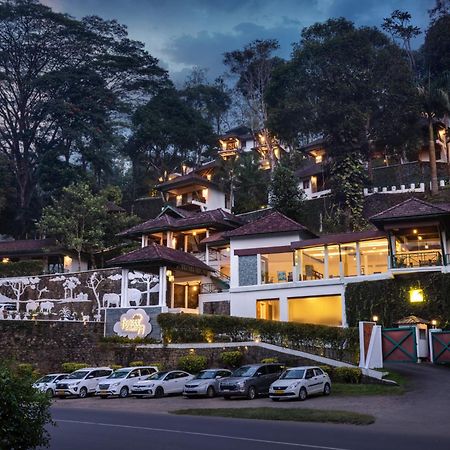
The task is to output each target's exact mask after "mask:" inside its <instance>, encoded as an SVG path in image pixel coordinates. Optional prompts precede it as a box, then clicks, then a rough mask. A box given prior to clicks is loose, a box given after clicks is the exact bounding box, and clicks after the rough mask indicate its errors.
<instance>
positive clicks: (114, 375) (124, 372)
mask: <svg viewBox="0 0 450 450" xmlns="http://www.w3.org/2000/svg"><path fill="white" fill-rule="evenodd" d="M130 372H131V370H116V371H115V372H113V373H112V374H111V375H110V376H109V377H108V378H125V377H126V376H127V375H128V374H129V373H130Z"/></svg>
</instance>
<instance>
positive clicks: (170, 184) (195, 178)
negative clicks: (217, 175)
mask: <svg viewBox="0 0 450 450" xmlns="http://www.w3.org/2000/svg"><path fill="white" fill-rule="evenodd" d="M191 184H193V185H195V184H198V185H200V186H204V187H209V186H213V187H216V188H217V185H216V183H214V182H212V181H210V180H208V179H207V178H205V177H202V176H201V175H199V174H198V173H196V172H190V173H188V174H187V175H181V176H179V177H175V178H172V179H171V180H168V181H165V182H164V183H160V184H158V186H156V189H158V190H160V191H167V190H169V189H174V188H177V187H181V186H186V185H191Z"/></svg>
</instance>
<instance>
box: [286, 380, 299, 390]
mask: <svg viewBox="0 0 450 450" xmlns="http://www.w3.org/2000/svg"><path fill="white" fill-rule="evenodd" d="M299 384H300V381H296V382H295V383H292V384H291V385H290V386H289V388H288V389H295V388H296V387H297V386H298V385H299Z"/></svg>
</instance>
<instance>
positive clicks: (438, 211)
mask: <svg viewBox="0 0 450 450" xmlns="http://www.w3.org/2000/svg"><path fill="white" fill-rule="evenodd" d="M449 214H450V210H449V207H448V205H446V204H433V203H428V202H426V201H424V200H420V199H418V198H416V197H411V198H409V199H407V200H405V201H403V202H401V203H398V204H397V205H394V206H391V207H390V208H388V209H386V210H384V211H381V212H380V213H378V214H375V215H374V216H372V217H371V218H370V221H371V222H374V223H377V222H384V221H391V220H401V219H407V218H411V217H433V216H444V215H449Z"/></svg>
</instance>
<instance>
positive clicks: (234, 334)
mask: <svg viewBox="0 0 450 450" xmlns="http://www.w3.org/2000/svg"><path fill="white" fill-rule="evenodd" d="M158 323H159V325H160V327H161V331H162V334H163V341H164V343H171V342H172V343H187V342H209V341H211V339H212V341H213V342H246V341H253V340H255V339H256V338H258V339H260V340H261V341H263V342H266V343H269V344H273V345H278V346H281V347H287V348H293V349H297V350H302V351H305V352H309V353H313V354H318V355H321V356H327V357H331V358H335V359H339V360H345V361H349V362H352V363H353V362H355V361H356V358H357V352H358V348H359V340H358V330H357V329H356V328H339V327H329V326H326V325H311V324H299V323H293V322H275V321H270V320H261V319H250V318H243V317H231V316H220V315H206V314H205V315H197V314H170V313H165V314H159V315H158Z"/></svg>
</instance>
